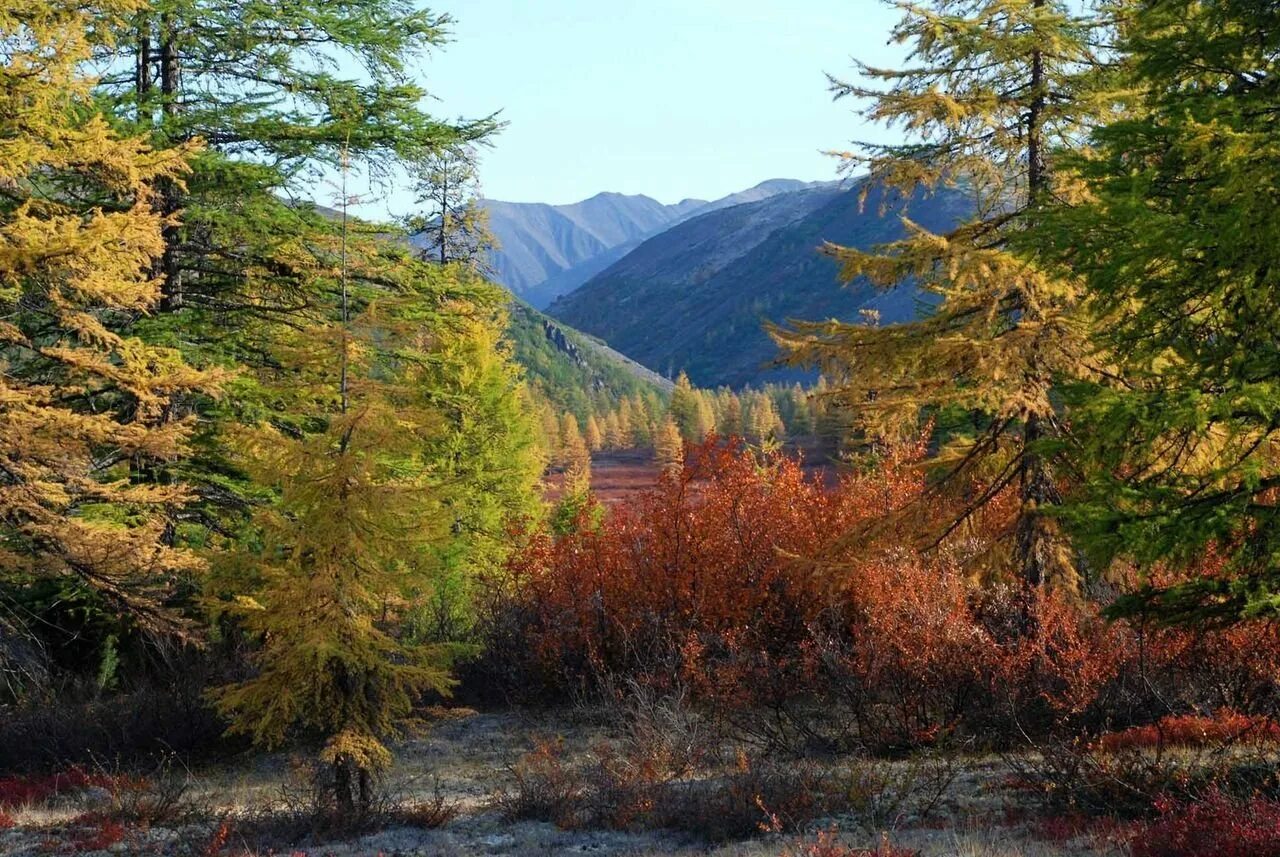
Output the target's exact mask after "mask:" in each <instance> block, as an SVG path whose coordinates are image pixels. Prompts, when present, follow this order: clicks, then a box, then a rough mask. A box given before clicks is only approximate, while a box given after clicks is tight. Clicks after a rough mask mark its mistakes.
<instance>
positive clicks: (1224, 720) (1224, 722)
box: [1097, 708, 1280, 753]
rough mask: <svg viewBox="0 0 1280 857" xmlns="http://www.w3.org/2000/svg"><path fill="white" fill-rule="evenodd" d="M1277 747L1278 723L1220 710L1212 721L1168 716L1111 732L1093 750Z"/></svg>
mask: <svg viewBox="0 0 1280 857" xmlns="http://www.w3.org/2000/svg"><path fill="white" fill-rule="evenodd" d="M1277 743H1280V723H1276V722H1275V721H1274V720H1272V719H1271V718H1269V717H1260V716H1254V717H1250V716H1246V715H1244V714H1238V713H1236V712H1235V711H1232V710H1231V709H1229V708H1223V709H1220V710H1219V711H1217V712H1215V713H1214V715H1213V716H1212V717H1205V716H1202V715H1198V714H1186V715H1180V716H1168V717H1162V718H1160V720H1158V721H1156V722H1155V723H1150V724H1147V725H1145V726H1131V727H1129V728H1128V729H1124V730H1121V731H1119V732H1111V733H1108V734H1106V735H1103V736H1102V737H1101V738H1099V739H1098V741H1097V748H1098V749H1099V750H1101V751H1103V752H1106V753H1115V752H1119V751H1121V750H1130V749H1147V748H1158V747H1208V746H1214V745H1219V744H1221V745H1227V744H1248V745H1257V744H1277Z"/></svg>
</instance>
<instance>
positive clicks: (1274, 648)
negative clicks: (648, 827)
mask: <svg viewBox="0 0 1280 857" xmlns="http://www.w3.org/2000/svg"><path fill="white" fill-rule="evenodd" d="M924 455H925V445H924V443H923V442H920V443H916V444H909V445H905V446H901V447H892V448H890V449H888V450H887V451H886V453H885V454H884V455H883V456H882V458H881V461H880V464H879V465H878V466H876V467H868V468H866V469H863V470H860V471H857V472H853V473H849V474H846V475H845V476H843V477H841V478H840V479H839V480H834V481H833V480H831V479H824V478H822V477H815V476H806V473H805V470H804V469H803V468H802V467H801V465H800V463H799V462H797V461H795V460H792V459H790V458H788V457H786V456H783V455H781V454H764V453H759V452H756V451H753V450H750V449H748V448H746V447H745V446H744V445H743V444H741V443H739V442H736V441H732V440H730V441H721V440H717V439H714V438H713V439H711V440H709V441H708V442H707V443H706V444H704V445H702V446H700V447H698V448H696V449H694V450H693V451H692V453H691V455H690V456H689V459H688V461H687V463H686V465H685V467H684V469H683V471H681V472H679V473H667V474H665V475H664V476H663V477H662V478H661V480H660V481H659V484H658V485H657V486H656V487H655V488H654V489H653V490H651V491H648V492H645V493H643V494H639V495H635V496H633V497H630V498H628V499H627V500H626V501H624V502H621V503H618V504H616V505H613V506H611V507H610V508H609V509H608V510H607V513H602V512H601V510H599V509H594V508H586V509H584V510H582V514H581V515H580V516H579V519H578V525H577V526H576V527H573V528H570V529H569V531H568V532H565V533H562V534H559V535H557V534H555V533H551V532H545V531H544V532H541V533H535V534H533V535H532V536H530V537H529V538H528V539H527V540H526V547H525V548H524V549H523V550H522V551H520V552H518V553H517V555H516V556H514V557H513V559H512V560H511V562H510V565H509V569H508V570H509V572H510V573H509V575H507V576H506V577H505V578H504V579H503V580H502V582H501V586H500V587H497V588H496V591H498V592H499V593H500V594H499V596H498V597H497V598H495V604H496V605H498V606H496V607H495V608H494V615H495V616H497V617H499V618H497V619H494V620H493V627H494V628H497V629H500V633H501V634H502V635H503V636H502V637H501V639H500V640H499V641H498V643H497V644H495V645H493V646H491V647H490V648H491V650H492V651H493V652H497V653H501V658H502V663H501V664H499V665H497V667H496V668H497V669H500V670H502V673H501V675H502V677H503V678H502V680H503V681H504V682H506V683H508V684H510V685H511V686H512V688H513V690H514V691H515V695H516V696H517V697H519V698H524V699H530V698H531V697H532V698H536V697H537V696H539V695H541V696H542V697H543V698H544V699H547V698H549V699H553V700H555V699H564V698H565V697H569V696H574V695H576V694H579V693H582V692H584V691H585V692H587V693H588V694H592V693H594V694H598V695H606V696H607V695H610V694H614V693H616V692H617V691H618V689H619V688H625V689H627V692H632V691H634V690H635V689H636V688H640V689H642V690H644V691H652V692H656V693H658V694H659V695H661V694H663V693H667V692H671V693H685V692H688V694H689V696H690V698H691V699H692V700H693V701H694V702H696V703H698V704H700V705H705V706H707V707H709V708H710V709H711V710H712V711H713V712H715V714H716V715H717V722H721V723H727V724H729V725H730V726H731V727H732V728H733V729H734V730H735V731H736V732H737V734H739V735H740V736H741V737H744V738H747V739H748V740H752V741H754V742H757V743H760V744H768V745H771V746H788V747H796V746H799V745H800V744H803V745H805V746H828V747H830V746H835V747H841V746H847V745H855V746H861V747H873V748H879V749H883V750H898V749H903V748H910V747H915V746H920V745H928V744H934V743H938V742H941V741H944V740H947V739H948V738H949V736H952V735H954V734H957V733H962V734H967V735H974V734H978V735H981V736H982V738H983V740H984V741H986V742H988V744H989V745H993V746H994V745H997V744H999V743H1001V742H1005V743H1007V742H1009V741H1010V740H1012V736H1015V735H1016V736H1024V735H1028V736H1036V738H1037V739H1039V738H1050V739H1052V740H1054V741H1058V740H1064V739H1065V740H1066V741H1067V742H1068V743H1070V742H1073V741H1075V740H1076V739H1078V738H1082V737H1084V738H1087V737H1088V736H1092V735H1097V734H1100V733H1105V732H1106V731H1107V730H1108V729H1110V728H1112V725H1113V724H1115V723H1119V724H1122V725H1125V726H1129V725H1131V724H1143V723H1147V722H1151V721H1153V720H1155V719H1157V718H1158V717H1159V716H1160V715H1162V714H1165V713H1167V712H1168V711H1169V707H1170V706H1173V707H1175V709H1176V710H1210V709H1218V708H1230V709H1231V710H1233V711H1238V712H1242V716H1244V715H1245V714H1251V713H1253V712H1258V711H1264V710H1266V707H1267V706H1273V705H1274V703H1275V700H1276V699H1277V696H1278V695H1280V692H1278V688H1277V682H1276V680H1275V673H1274V663H1275V662H1276V661H1277V660H1280V628H1277V627H1271V626H1268V625H1264V624H1262V623H1250V624H1249V625H1248V626H1241V627H1238V628H1231V629H1226V630H1214V631H1205V632H1191V631H1187V630H1180V629H1169V628H1157V629H1154V630H1143V628H1142V625H1141V623H1140V622H1136V623H1126V622H1108V621H1106V620H1105V619H1104V618H1103V617H1102V606H1103V605H1102V604H1101V603H1099V602H1095V601H1092V600H1089V599H1088V598H1081V597H1079V596H1078V595H1077V594H1076V593H1065V592H1062V593H1060V592H1052V591H1042V590H1034V591H1031V590H1028V589H1027V588H1025V587H1023V586H1022V585H1021V584H1020V583H1019V581H1018V580H1017V579H1016V576H1015V575H1005V576H1004V577H1002V576H1001V573H1000V571H999V569H1000V567H1001V565H1000V559H999V557H1000V556H1001V555H1002V554H1001V545H1003V544H1005V542H1004V541H1002V539H1006V538H1007V535H1008V527H1009V525H1010V523H1011V522H1012V520H1013V517H1014V513H1015V512H1016V507H1017V497H1016V496H1015V495H1016V492H1012V491H1010V492H1005V493H1003V494H1001V495H998V497H997V499H996V501H995V502H994V503H993V504H992V507H991V508H989V509H985V510H983V511H982V512H981V513H979V514H978V515H976V516H974V517H972V518H970V519H968V520H967V521H966V523H965V525H964V526H963V527H958V528H955V529H954V531H953V532H952V534H951V535H950V536H949V537H948V538H947V539H944V540H943V542H942V543H940V544H932V543H931V542H925V543H922V542H921V540H920V534H921V533H922V532H925V533H935V534H936V533H937V532H939V530H940V529H945V525H946V524H948V523H949V522H952V521H954V520H955V518H956V516H957V515H958V514H959V513H960V511H961V510H962V509H963V508H965V504H964V498H963V497H961V498H959V499H957V500H956V503H955V504H950V503H949V501H948V500H947V499H946V498H945V497H944V496H943V495H941V494H939V493H936V492H934V493H930V489H929V488H928V486H927V482H926V476H925V470H924V468H923V467H921V466H920V465H921V464H922V461H923V458H924ZM940 525H941V527H940ZM1215 562H1216V559H1215V557H1214V556H1213V555H1210V556H1208V557H1206V558H1205V561H1204V563H1203V565H1204V568H1202V569H1194V570H1189V571H1188V570H1184V571H1182V572H1179V573H1180V574H1183V575H1186V574H1203V575H1212V574H1214V573H1216V572H1215V568H1216V566H1215ZM975 568H979V569H981V570H982V574H981V575H975V574H974V571H975ZM1166 574H1167V573H1166ZM979 578H981V579H979ZM1130 583H1131V581H1124V580H1115V581H1111V583H1110V584H1109V585H1111V586H1113V587H1114V589H1113V591H1123V589H1124V588H1125V587H1126V586H1127V585H1129V584H1130ZM1100 591H1103V590H1100ZM757 713H762V714H764V716H756V715H757ZM815 718H826V720H828V721H833V720H834V721H838V722H837V723H836V725H834V726H833V725H831V723H830V722H822V723H819V722H815ZM1225 722H1226V721H1224V723H1225ZM1165 725H1166V726H1178V724H1176V723H1174V722H1172V721H1171V722H1170V723H1168V724H1165ZM1222 728H1224V729H1225V728H1230V726H1229V725H1224V726H1223V727H1222ZM1273 728H1274V727H1271V726H1267V727H1266V729H1265V731H1266V732H1267V733H1268V734H1270V732H1271V730H1272V729H1273ZM1116 734H1117V735H1127V737H1116V738H1113V739H1111V740H1112V741H1113V742H1125V741H1133V742H1141V741H1143V740H1146V739H1145V738H1143V737H1142V736H1143V735H1144V734H1147V733H1144V732H1142V730H1141V729H1139V730H1136V731H1132V732H1129V731H1128V730H1126V731H1125V732H1120V733H1116ZM1115 746H1118V744H1115Z"/></svg>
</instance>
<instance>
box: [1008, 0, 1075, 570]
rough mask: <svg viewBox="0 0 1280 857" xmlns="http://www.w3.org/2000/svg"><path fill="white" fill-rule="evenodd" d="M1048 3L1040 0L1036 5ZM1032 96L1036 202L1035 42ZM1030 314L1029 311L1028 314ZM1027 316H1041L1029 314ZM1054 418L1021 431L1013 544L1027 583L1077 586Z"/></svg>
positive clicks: (1038, 98) (1031, 192)
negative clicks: (1052, 446)
mask: <svg viewBox="0 0 1280 857" xmlns="http://www.w3.org/2000/svg"><path fill="white" fill-rule="evenodd" d="M1043 7H1044V0H1036V2H1035V3H1033V4H1032V8H1033V9H1037V10H1039V9H1041V8H1043ZM1030 92H1031V102H1030V104H1029V105H1028V108H1027V200H1026V201H1027V204H1028V205H1034V204H1036V202H1037V201H1038V199H1039V198H1040V196H1041V195H1042V194H1043V193H1044V191H1045V190H1046V189H1047V187H1048V184H1049V174H1048V169H1047V167H1046V163H1045V152H1044V114H1045V108H1046V107H1047V105H1048V92H1047V88H1046V83H1045V68H1044V55H1043V54H1042V53H1041V51H1040V49H1039V48H1038V47H1037V48H1035V49H1034V50H1033V51H1032V53H1031V89H1030ZM1029 315H1030V314H1029ZM1026 320H1027V321H1030V322H1034V321H1037V320H1038V319H1035V318H1031V317H1028V318H1027V319H1026ZM1032 369H1033V371H1035V372H1036V373H1037V377H1036V378H1035V382H1036V383H1038V384H1043V385H1047V384H1049V383H1050V381H1051V379H1049V378H1047V377H1044V376H1043V372H1042V370H1040V369H1039V368H1038V367H1032ZM1052 431H1053V429H1052V424H1051V423H1050V422H1049V421H1048V420H1047V419H1046V418H1045V417H1044V416H1043V415H1042V414H1038V413H1031V414H1028V415H1027V417H1026V425H1025V428H1024V431H1023V437H1022V455H1023V461H1022V486H1021V487H1022V497H1021V499H1022V508H1021V509H1020V510H1019V516H1018V526H1017V534H1016V543H1015V549H1016V550H1017V560H1018V565H1019V568H1020V571H1021V575H1022V580H1023V583H1025V584H1026V585H1027V586H1028V587H1041V586H1049V587H1054V588H1059V587H1064V588H1067V589H1069V590H1073V591H1075V590H1078V585H1079V584H1078V580H1077V577H1076V572H1075V569H1074V567H1073V566H1074V564H1073V562H1072V560H1071V558H1070V555H1069V552H1068V549H1067V547H1066V546H1065V545H1064V544H1063V541H1062V535H1061V532H1060V530H1059V528H1058V525H1057V522H1056V521H1054V520H1053V519H1052V518H1050V517H1047V516H1046V515H1045V509H1046V508H1048V507H1050V506H1054V505H1057V504H1058V503H1059V502H1061V497H1060V496H1059V495H1058V488H1057V485H1056V484H1055V482H1054V479H1053V468H1052V466H1051V464H1050V462H1049V461H1048V460H1046V459H1045V457H1044V456H1043V455H1042V454H1041V453H1040V452H1038V451H1036V450H1035V445H1036V444H1037V443H1038V442H1040V441H1042V440H1044V439H1045V438H1047V437H1051V436H1052Z"/></svg>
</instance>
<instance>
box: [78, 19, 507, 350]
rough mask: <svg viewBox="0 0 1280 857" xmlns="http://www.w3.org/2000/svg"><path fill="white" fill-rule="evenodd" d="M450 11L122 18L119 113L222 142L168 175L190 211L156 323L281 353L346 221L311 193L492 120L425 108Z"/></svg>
mask: <svg viewBox="0 0 1280 857" xmlns="http://www.w3.org/2000/svg"><path fill="white" fill-rule="evenodd" d="M448 25H449V19H448V17H447V16H444V15H438V14H434V13H432V12H430V11H427V10H421V9H417V8H415V6H414V5H413V4H411V3H409V2H406V0H394V2H386V0H357V2H353V3H348V2H342V3H335V2H331V0H304V2H301V3H289V4H280V3H272V2H249V3H245V2H239V0H236V2H231V1H230V0H166V2H163V3H160V4H157V5H156V6H154V7H143V8H139V9H138V10H137V11H136V14H135V15H134V16H133V17H132V18H131V19H129V20H127V21H126V22H125V23H124V24H123V25H122V26H119V27H117V28H116V30H115V34H116V38H115V39H114V41H113V42H112V43H111V44H110V45H106V46H104V47H103V49H102V53H103V54H104V57H103V59H104V60H105V61H106V63H107V65H106V67H107V68H108V69H110V72H109V73H108V74H107V75H105V76H104V77H103V79H102V81H101V84H100V86H99V87H98V93H99V96H100V97H101V98H102V100H103V101H104V102H105V103H106V104H107V105H108V107H109V109H110V110H111V112H112V113H113V114H114V115H115V116H116V117H117V119H118V121H120V122H122V123H127V124H128V125H130V126H131V127H132V128H134V129H136V130H137V131H138V132H140V133H149V134H151V135H152V137H153V139H155V140H157V141H161V142H182V141H186V140H193V139H201V140H204V141H206V144H207V149H206V151H205V152H204V153H203V154H202V155H201V156H200V157H198V158H196V159H195V160H194V162H193V172H192V174H191V176H190V178H189V179H188V181H187V182H186V185H185V186H179V185H177V184H174V183H170V184H168V185H166V186H165V187H164V188H163V194H162V195H163V200H164V205H163V207H164V209H165V211H166V213H167V212H169V211H176V210H178V209H182V210H184V211H185V219H184V221H183V223H182V224H181V225H177V224H172V225H170V226H169V227H168V228H167V230H166V233H165V249H164V253H163V257H162V262H161V264H160V266H159V269H160V270H161V271H162V272H163V273H164V274H165V287H164V288H165V297H164V301H163V305H164V309H166V310H167V311H168V312H167V314H166V316H165V317H164V324H159V325H153V327H154V328H156V330H155V333H154V334H153V336H154V337H157V338H159V337H168V338H170V339H172V340H173V341H175V342H182V343H184V346H185V347H186V348H188V349H189V350H191V351H193V352H196V353H198V354H199V356H200V358H201V359H210V360H219V359H220V360H230V361H235V362H240V363H250V364H258V363H261V362H262V361H264V360H267V359H268V357H267V355H268V354H269V353H270V351H271V346H270V343H269V342H268V341H267V340H269V339H270V337H271V336H273V335H274V334H275V331H276V327H277V325H278V324H291V323H294V322H293V320H292V317H293V316H294V315H295V314H296V313H298V312H299V311H303V310H305V309H306V308H307V307H309V306H310V305H311V304H313V303H315V302H317V301H319V302H321V303H323V299H322V298H318V297H317V296H316V295H315V293H314V291H313V290H312V288H311V286H312V285H314V284H315V283H316V281H317V280H316V278H317V277H318V276H322V271H323V269H324V268H325V266H326V265H327V260H325V259H323V258H318V257H317V253H316V247H317V245H318V244H320V243H324V242H323V241H321V242H317V241H315V240H312V239H313V236H315V235H318V234H325V233H333V232H335V231H336V230H337V229H338V221H337V219H336V218H333V217H331V216H327V215H326V214H325V213H324V212H322V211H317V210H315V209H314V208H313V207H312V206H311V205H310V204H309V203H307V202H306V200H308V199H314V189H315V188H316V187H317V186H322V185H323V182H324V181H325V180H326V178H328V177H331V176H333V175H335V174H336V173H337V172H338V171H339V170H347V169H349V170H350V171H351V172H353V173H356V174H361V175H363V176H365V177H367V178H370V179H377V178H378V177H387V176H392V175H395V174H396V173H397V171H398V170H399V169H400V166H401V164H403V163H404V162H406V161H414V160H418V159H422V158H425V157H428V156H430V155H432V154H437V153H439V152H441V151H443V150H444V149H445V148H447V147H451V146H459V145H463V144H465V143H466V142H468V141H471V140H477V139H480V138H483V137H484V136H485V135H486V134H487V133H489V132H490V131H492V130H493V128H494V123H493V122H491V121H488V120H480V121H476V122H462V123H456V124H451V123H447V122H442V121H439V120H437V119H434V118H433V117H431V116H430V115H428V114H427V113H425V112H424V111H423V109H422V107H421V103H422V101H423V99H424V97H425V95H426V93H425V92H424V90H423V89H422V87H421V86H420V85H419V84H418V83H416V82H415V81H414V80H413V79H412V77H411V71H412V70H413V68H414V64H415V63H416V62H417V61H418V60H419V59H420V58H421V57H422V56H423V55H424V54H425V52H426V51H427V50H429V49H430V48H432V47H435V46H438V45H439V44H441V43H442V42H443V41H444V39H445V38H446V30H447V27H448ZM179 311H181V313H180V314H178V315H177V317H174V315H173V314H175V313H178V312H179ZM179 330H180V331H181V336H179V335H178V333H177V331H179Z"/></svg>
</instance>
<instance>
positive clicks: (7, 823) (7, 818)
mask: <svg viewBox="0 0 1280 857" xmlns="http://www.w3.org/2000/svg"><path fill="white" fill-rule="evenodd" d="M16 824H17V822H16V821H14V820H13V816H12V815H10V814H9V813H7V812H4V811H3V810H0V830H9V829H10V828H12V827H13V826H14V825H16Z"/></svg>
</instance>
